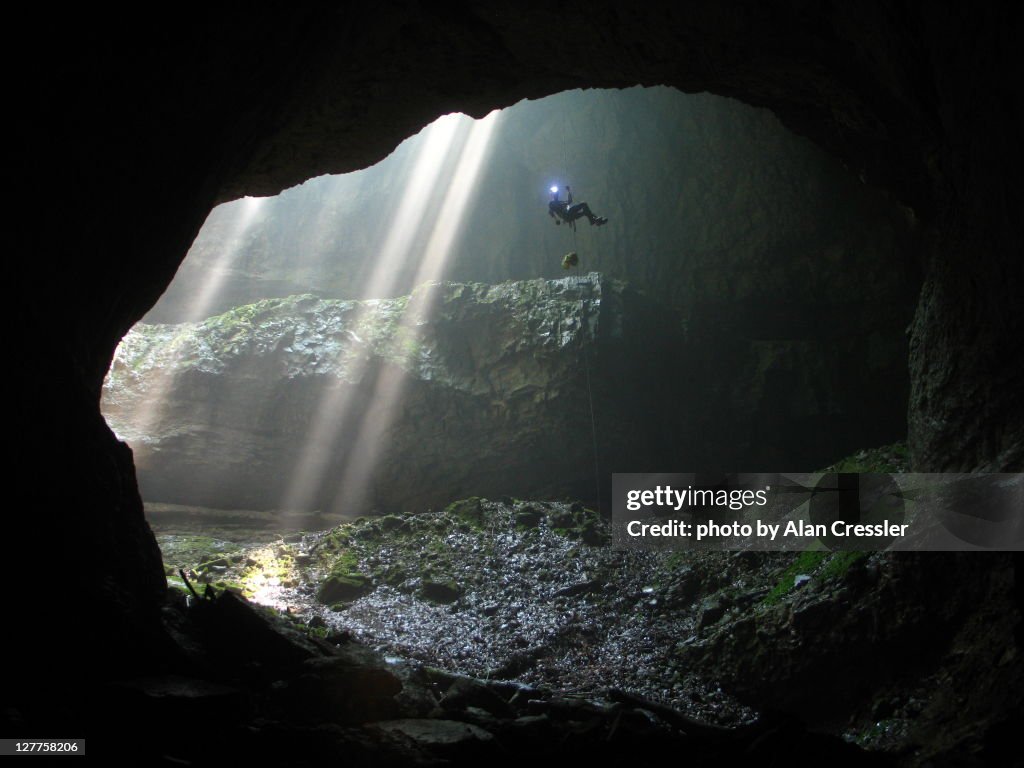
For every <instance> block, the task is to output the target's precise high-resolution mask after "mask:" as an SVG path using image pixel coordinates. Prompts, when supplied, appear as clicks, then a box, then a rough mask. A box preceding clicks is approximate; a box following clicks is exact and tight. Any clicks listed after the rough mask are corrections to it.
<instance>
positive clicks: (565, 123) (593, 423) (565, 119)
mask: <svg viewBox="0 0 1024 768" xmlns="http://www.w3.org/2000/svg"><path fill="white" fill-rule="evenodd" d="M568 134H569V114H568V111H567V110H566V111H563V112H562V173H563V176H562V178H563V179H568V178H569V150H568ZM567 223H568V224H569V229H571V230H572V253H573V254H578V253H579V245H578V242H577V236H576V222H574V221H573V222H567ZM572 266H575V267H576V291H577V292H578V293H579V296H580V323H581V327H580V334H581V336H582V347H583V373H584V378H585V380H586V383H587V404H588V406H589V409H590V437H591V441H592V443H593V453H594V490H595V491H596V501H597V512H598V514H599V515H600V514H601V466H600V460H599V458H598V444H597V418H596V416H595V414H594V388H593V384H592V383H591V379H590V349H589V345H588V343H587V331H588V328H587V325H588V324H587V316H586V315H587V306H586V302H585V301H584V299H583V288H582V280H581V279H580V264H579V259H578V258H577V259H576V262H575V264H573V265H572Z"/></svg>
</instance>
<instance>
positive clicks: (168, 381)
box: [121, 197, 264, 450]
mask: <svg viewBox="0 0 1024 768" xmlns="http://www.w3.org/2000/svg"><path fill="white" fill-rule="evenodd" d="M263 202H264V201H263V198H258V197H246V198H244V199H242V200H239V201H237V202H235V203H229V205H231V206H232V210H231V212H230V213H231V214H233V215H234V217H235V218H234V220H233V221H232V222H231V224H229V225H228V235H227V237H225V238H224V242H225V244H226V245H225V247H224V249H223V250H222V251H221V252H220V253H219V254H217V256H216V258H215V259H214V263H213V264H211V265H210V268H209V277H208V278H207V279H206V280H205V281H204V283H203V286H202V289H201V290H200V291H199V292H198V293H197V294H196V295H195V298H193V299H192V300H191V301H190V302H189V303H188V304H187V306H186V307H185V310H184V318H185V322H199V321H201V320H205V319H206V317H207V314H208V313H209V311H210V309H211V307H213V306H215V305H216V302H217V299H218V298H219V297H220V294H221V291H223V289H224V285H225V282H226V281H227V278H228V275H229V274H230V272H231V266H232V264H233V263H234V261H235V259H236V258H237V257H238V254H239V253H240V252H241V251H242V249H243V245H244V244H245V235H246V234H247V233H248V231H249V229H250V228H251V227H252V225H253V224H254V223H255V222H256V220H257V218H258V214H259V213H260V210H261V209H262V208H263ZM186 349H187V345H183V344H181V345H178V346H177V347H176V349H175V351H174V352H173V353H172V355H171V359H170V360H169V361H168V363H167V364H166V367H165V370H164V371H162V372H161V375H160V376H158V377H156V381H155V382H154V383H153V384H152V385H151V386H150V387H149V390H148V391H147V393H146V397H145V398H143V399H140V400H138V401H137V402H136V403H135V404H134V406H133V407H132V408H131V409H129V410H128V412H127V413H125V414H123V415H122V416H121V419H122V420H123V421H124V423H125V424H130V425H131V430H132V433H133V434H134V435H137V436H138V439H140V440H141V439H144V437H145V436H146V435H150V434H153V433H154V430H155V428H156V427H157V426H158V425H159V424H160V421H161V420H162V418H163V416H164V412H165V411H166V408H167V398H168V395H169V394H170V393H171V390H172V389H173V387H174V384H175V381H176V376H175V367H176V365H177V364H178V362H179V361H180V359H181V355H182V354H183V352H184V351H185V350H186ZM133 442H136V441H133ZM133 447H136V450H138V449H140V448H141V447H142V446H140V445H138V443H137V442H136V445H135V446H133Z"/></svg>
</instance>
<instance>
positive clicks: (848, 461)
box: [821, 443, 910, 473]
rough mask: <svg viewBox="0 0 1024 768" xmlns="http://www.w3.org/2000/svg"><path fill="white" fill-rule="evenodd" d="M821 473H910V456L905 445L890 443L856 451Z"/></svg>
mask: <svg viewBox="0 0 1024 768" xmlns="http://www.w3.org/2000/svg"><path fill="white" fill-rule="evenodd" d="M821 471H822V472H855V473H870V472H879V473H900V472H909V471H910V454H909V452H908V451H907V444H906V443H892V444H891V445H883V446H881V447H879V448H870V449H867V450H863V451H858V452H857V453H855V454H853V455H852V456H847V457H845V458H842V459H840V460H839V461H837V462H836V463H835V464H831V465H829V466H827V467H825V468H824V469H822V470H821Z"/></svg>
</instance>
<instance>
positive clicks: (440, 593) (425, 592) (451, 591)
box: [420, 579, 462, 604]
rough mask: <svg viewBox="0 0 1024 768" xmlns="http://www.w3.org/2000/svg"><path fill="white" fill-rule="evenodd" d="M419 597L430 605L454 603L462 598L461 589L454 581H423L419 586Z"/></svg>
mask: <svg viewBox="0 0 1024 768" xmlns="http://www.w3.org/2000/svg"><path fill="white" fill-rule="evenodd" d="M420 596H421V597H422V598H423V599H424V600H429V601H430V602H432V603H442V604H447V603H454V602H455V601H456V600H458V599H459V598H460V597H462V589H461V588H460V587H459V585H458V584H456V583H455V582H454V581H435V580H433V579H424V580H423V582H422V584H420Z"/></svg>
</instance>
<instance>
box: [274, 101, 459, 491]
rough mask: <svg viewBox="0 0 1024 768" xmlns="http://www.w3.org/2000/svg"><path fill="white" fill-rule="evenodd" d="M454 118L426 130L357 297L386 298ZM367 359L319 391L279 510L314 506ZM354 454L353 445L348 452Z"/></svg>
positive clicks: (449, 146)
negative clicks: (368, 273)
mask: <svg viewBox="0 0 1024 768" xmlns="http://www.w3.org/2000/svg"><path fill="white" fill-rule="evenodd" d="M460 117H462V116H460V115H455V114H452V115H445V116H444V117H441V118H439V119H438V120H436V121H435V122H434V123H432V124H431V125H430V126H429V128H428V129H427V136H426V139H425V141H424V143H423V145H422V147H421V149H420V151H419V154H418V156H417V157H416V159H415V161H414V162H413V164H412V171H411V172H410V175H409V178H408V180H407V183H406V184H405V191H404V192H403V194H402V198H401V200H400V201H399V204H398V206H397V207H396V208H395V212H394V214H393V215H392V217H391V218H390V220H389V221H390V225H391V226H390V228H389V230H388V234H387V237H386V238H385V240H384V243H383V245H382V246H381V249H380V252H379V255H378V256H377V259H376V264H375V266H374V268H373V271H372V272H371V274H370V276H369V278H368V280H367V281H366V284H365V286H364V287H363V289H362V290H361V292H360V294H359V295H360V296H362V297H372V298H380V297H386V296H389V295H390V294H391V293H392V291H393V290H394V288H395V285H396V284H397V281H398V278H399V275H400V274H401V271H402V268H403V267H404V266H405V264H406V263H407V261H408V258H409V255H410V251H411V249H412V247H413V244H414V242H415V240H416V236H417V234H418V233H419V230H420V229H421V227H422V225H423V222H424V219H425V218H426V214H427V211H428V208H429V206H430V204H431V201H432V200H433V199H434V197H435V192H436V186H437V179H438V177H439V175H440V174H441V171H442V169H443V168H444V166H445V162H446V160H447V158H448V157H449V155H450V154H451V152H452V150H453V148H454V145H455V144H456V141H455V139H456V135H457V130H458V128H459V124H460ZM463 119H464V118H463ZM372 309H373V305H372V304H370V305H367V306H366V307H365V308H364V309H363V310H361V311H360V312H359V313H357V315H356V317H355V319H354V321H353V323H352V324H353V325H358V321H359V319H360V314H361V313H363V312H366V311H372ZM350 327H351V326H350ZM371 359H372V355H371V354H370V350H367V351H366V354H363V355H359V356H355V357H354V362H353V363H351V364H350V365H349V367H348V370H347V371H346V376H345V378H346V379H347V381H348V382H349V386H347V387H346V386H345V385H344V384H342V383H341V382H339V383H338V385H336V386H330V385H328V386H327V387H326V388H325V389H324V393H323V395H322V397H321V400H320V403H319V404H318V406H317V408H316V409H315V412H314V415H313V418H312V420H311V422H310V424H311V431H310V433H309V434H308V435H307V436H306V439H305V442H304V445H303V447H302V449H301V451H300V453H299V458H298V461H297V462H296V464H295V467H294V469H293V471H292V475H291V478H290V482H289V484H288V488H287V490H286V491H285V494H284V497H283V499H282V504H281V506H282V507H283V508H284V509H298V508H309V507H311V506H312V505H313V504H315V502H316V499H317V497H318V495H319V489H320V487H321V485H322V483H323V481H324V479H325V475H326V474H327V472H328V470H329V469H330V467H331V464H332V463H334V462H335V461H336V457H335V456H334V449H335V446H336V444H337V442H338V439H339V438H340V437H341V436H342V435H345V434H346V433H347V432H349V430H348V429H347V427H348V422H349V420H350V416H351V411H352V410H353V408H354V406H355V397H356V393H357V392H358V388H359V387H358V385H359V382H361V381H362V379H363V378H364V377H365V376H367V375H368V371H367V367H368V362H369V361H370V360H371ZM352 431H353V432H354V430H352ZM349 444H350V445H351V442H350V443H349ZM359 450H360V448H359V447H358V446H355V448H354V452H358V451H359Z"/></svg>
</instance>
